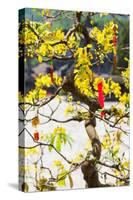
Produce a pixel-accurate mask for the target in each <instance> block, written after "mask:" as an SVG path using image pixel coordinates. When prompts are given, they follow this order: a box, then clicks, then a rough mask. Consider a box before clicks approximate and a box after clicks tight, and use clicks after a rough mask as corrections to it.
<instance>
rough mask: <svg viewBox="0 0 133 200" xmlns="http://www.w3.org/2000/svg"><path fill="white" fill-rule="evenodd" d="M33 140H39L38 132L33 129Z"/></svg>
mask: <svg viewBox="0 0 133 200" xmlns="http://www.w3.org/2000/svg"><path fill="white" fill-rule="evenodd" d="M34 140H35V141H38V140H39V133H38V131H35V132H34Z"/></svg>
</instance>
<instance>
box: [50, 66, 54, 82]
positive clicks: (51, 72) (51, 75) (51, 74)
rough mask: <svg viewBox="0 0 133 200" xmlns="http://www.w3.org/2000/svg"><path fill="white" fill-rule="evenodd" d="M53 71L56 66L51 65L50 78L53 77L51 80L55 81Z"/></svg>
mask: <svg viewBox="0 0 133 200" xmlns="http://www.w3.org/2000/svg"><path fill="white" fill-rule="evenodd" d="M53 73H54V68H53V65H52V64H51V65H50V78H51V82H52V83H53V82H54V77H53Z"/></svg>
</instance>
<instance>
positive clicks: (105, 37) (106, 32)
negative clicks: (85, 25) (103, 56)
mask: <svg viewBox="0 0 133 200" xmlns="http://www.w3.org/2000/svg"><path fill="white" fill-rule="evenodd" d="M114 25H115V27H116V29H117V31H118V25H117V24H114V22H113V21H111V22H109V23H108V24H106V25H105V26H104V28H103V30H100V29H99V28H97V27H94V28H93V30H92V31H91V33H90V36H91V37H92V38H94V39H95V40H96V41H97V44H98V45H102V47H103V50H104V53H111V52H113V43H112V41H113V36H114V31H113V27H114Z"/></svg>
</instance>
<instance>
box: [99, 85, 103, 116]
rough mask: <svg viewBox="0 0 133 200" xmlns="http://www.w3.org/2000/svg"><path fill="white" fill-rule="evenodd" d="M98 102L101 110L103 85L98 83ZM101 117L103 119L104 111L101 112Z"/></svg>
mask: <svg viewBox="0 0 133 200" xmlns="http://www.w3.org/2000/svg"><path fill="white" fill-rule="evenodd" d="M98 101H99V104H100V106H101V108H104V94H103V83H102V82H100V83H98ZM101 117H104V111H102V112H101Z"/></svg>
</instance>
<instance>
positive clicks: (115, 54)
mask: <svg viewBox="0 0 133 200" xmlns="http://www.w3.org/2000/svg"><path fill="white" fill-rule="evenodd" d="M113 31H114V36H113V46H114V70H115V69H116V64H117V36H116V26H115V25H114V27H113Z"/></svg>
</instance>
